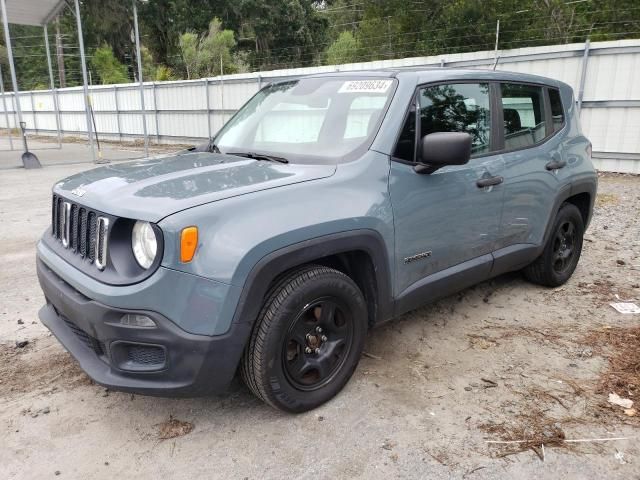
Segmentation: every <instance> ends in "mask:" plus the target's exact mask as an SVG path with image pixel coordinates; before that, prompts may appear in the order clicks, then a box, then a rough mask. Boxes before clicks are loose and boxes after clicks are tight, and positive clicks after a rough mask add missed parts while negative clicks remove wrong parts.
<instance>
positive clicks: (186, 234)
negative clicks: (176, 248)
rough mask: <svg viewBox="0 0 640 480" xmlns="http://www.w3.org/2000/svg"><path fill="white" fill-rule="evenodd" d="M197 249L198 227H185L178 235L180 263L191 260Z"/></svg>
mask: <svg viewBox="0 0 640 480" xmlns="http://www.w3.org/2000/svg"><path fill="white" fill-rule="evenodd" d="M197 247H198V227H187V228H183V229H182V233H181V234H180V261H181V262H182V263H189V262H190V261H191V260H193V256H194V255H195V253H196V248H197Z"/></svg>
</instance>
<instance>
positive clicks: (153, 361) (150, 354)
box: [127, 345, 165, 365]
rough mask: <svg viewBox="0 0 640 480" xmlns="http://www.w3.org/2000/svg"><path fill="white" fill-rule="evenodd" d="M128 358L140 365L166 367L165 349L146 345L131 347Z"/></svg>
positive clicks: (128, 350)
mask: <svg viewBox="0 0 640 480" xmlns="http://www.w3.org/2000/svg"><path fill="white" fill-rule="evenodd" d="M127 358H128V359H129V361H130V362H132V363H135V364H138V365H164V360H165V358H164V349H162V348H160V347H151V346H145V345H130V346H129V348H128V349H127Z"/></svg>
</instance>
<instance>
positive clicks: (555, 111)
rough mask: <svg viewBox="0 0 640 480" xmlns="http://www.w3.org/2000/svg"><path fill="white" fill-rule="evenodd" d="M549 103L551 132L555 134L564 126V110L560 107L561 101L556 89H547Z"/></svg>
mask: <svg viewBox="0 0 640 480" xmlns="http://www.w3.org/2000/svg"><path fill="white" fill-rule="evenodd" d="M549 103H550V104H551V117H552V118H553V131H554V132H557V131H559V130H561V129H562V127H563V126H564V108H563V107H562V100H561V99H560V91H559V90H558V89H556V88H550V89H549Z"/></svg>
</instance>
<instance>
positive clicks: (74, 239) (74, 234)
mask: <svg viewBox="0 0 640 480" xmlns="http://www.w3.org/2000/svg"><path fill="white" fill-rule="evenodd" d="M69 221H70V222H71V224H70V226H69V237H70V238H69V248H70V249H71V250H73V251H74V252H75V251H76V250H77V248H78V205H76V204H75V203H74V204H73V205H71V215H70V216H69Z"/></svg>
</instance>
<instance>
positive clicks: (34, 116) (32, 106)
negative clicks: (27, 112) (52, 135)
mask: <svg viewBox="0 0 640 480" xmlns="http://www.w3.org/2000/svg"><path fill="white" fill-rule="evenodd" d="M29 99H30V100H31V114H32V115H33V129H34V130H35V131H36V135H38V119H37V118H36V106H35V104H34V103H33V91H31V92H29Z"/></svg>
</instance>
